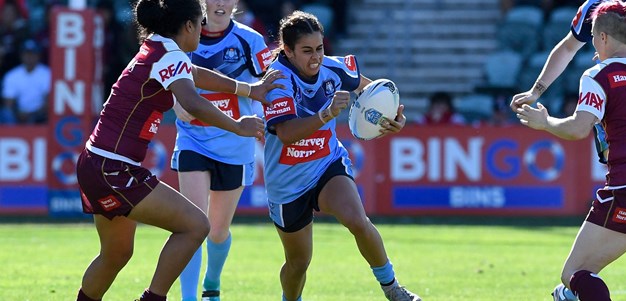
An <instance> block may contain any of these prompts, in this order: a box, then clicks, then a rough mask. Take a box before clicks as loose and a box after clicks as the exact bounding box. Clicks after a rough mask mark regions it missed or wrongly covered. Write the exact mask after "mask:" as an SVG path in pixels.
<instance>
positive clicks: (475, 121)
mask: <svg viewBox="0 0 626 301" xmlns="http://www.w3.org/2000/svg"><path fill="white" fill-rule="evenodd" d="M87 3H88V5H89V6H90V7H92V8H95V9H97V10H98V11H100V12H101V13H102V14H103V16H104V20H105V23H106V29H107V31H106V38H105V46H104V47H105V50H104V53H105V56H104V66H105V70H104V71H103V72H104V74H103V76H104V89H105V91H104V92H103V93H104V94H103V95H108V93H109V90H110V86H111V85H112V84H113V82H115V80H116V77H117V76H118V75H119V74H120V72H121V70H122V69H123V68H124V67H125V66H126V64H127V63H128V62H129V61H130V60H131V59H132V57H133V56H134V54H135V53H136V51H137V48H138V41H137V40H136V30H135V28H134V27H133V24H132V21H131V19H130V18H131V5H132V0H88V1H87ZM581 3H582V1H581V0H578V1H574V0H322V1H313V0H239V4H238V8H239V12H238V13H237V15H236V19H237V20H238V21H239V22H241V23H244V24H246V25H248V26H250V27H252V28H253V29H255V30H257V31H258V32H260V33H261V34H263V35H264V36H265V37H266V42H267V44H268V45H270V47H275V40H276V39H277V35H276V32H277V27H278V24H279V20H280V19H281V17H282V16H284V15H286V14H289V13H290V12H291V11H293V10H295V9H300V10H304V11H308V12H311V13H313V14H315V15H316V16H317V17H318V18H319V19H320V21H321V22H322V24H323V25H324V27H325V31H326V40H325V51H326V53H327V54H330V55H334V54H336V55H345V54H354V55H356V56H357V60H358V64H359V66H360V68H361V71H362V72H363V73H364V75H366V76H368V77H370V78H374V79H375V78H389V79H392V80H393V81H395V82H396V84H397V85H398V87H399V89H400V93H401V102H402V103H404V104H405V106H406V107H407V110H406V111H405V115H407V118H408V121H409V122H414V123H420V124H429V125H437V124H448V125H449V124H453V125H459V126H474V127H478V126H482V125H492V126H516V125H517V124H518V123H517V121H516V120H515V118H514V115H513V114H512V112H510V109H509V108H508V104H509V102H510V99H511V97H512V95H514V94H516V93H519V92H522V91H526V90H528V89H530V88H531V86H532V84H533V82H534V80H535V79H536V78H537V75H538V74H539V72H540V71H541V68H542V67H543V64H544V62H545V60H546V58H547V56H548V54H549V51H550V50H551V49H552V47H553V46H554V45H555V44H556V43H558V42H559V40H560V39H562V38H563V37H564V36H565V35H566V33H567V31H568V30H569V28H570V23H571V21H572V18H573V17H574V15H575V14H576V9H577V8H578V6H579V5H580V4H581ZM57 5H67V0H0V91H1V98H0V125H14V124H42V123H45V122H46V120H47V117H46V115H47V102H48V101H47V99H48V94H49V92H50V76H51V75H50V69H49V67H48V66H49V61H48V49H49V35H50V30H49V29H50V28H49V24H48V21H47V20H48V15H49V13H50V11H51V8H52V7H54V6H57ZM589 44H590V43H589ZM592 57H593V50H592V47H591V45H587V46H585V49H583V50H582V51H580V52H579V53H578V54H577V55H576V57H575V59H574V60H573V61H572V62H571V63H570V66H568V69H567V70H566V72H565V73H564V74H563V75H562V76H561V77H559V79H558V80H557V81H556V82H555V83H553V84H552V85H551V86H550V88H549V89H548V91H547V92H546V93H545V94H544V95H543V96H542V98H541V99H540V101H541V102H542V103H544V104H545V105H546V106H547V107H548V109H549V110H550V112H551V113H552V114H553V115H555V113H556V115H560V116H563V115H568V114H571V112H572V111H573V109H574V108H575V106H576V101H577V98H578V96H577V94H578V79H579V77H580V75H581V73H582V71H583V70H585V69H586V68H589V67H590V66H591V65H592V64H593V61H592ZM166 120H167V119H166ZM170 120H171V119H170Z"/></svg>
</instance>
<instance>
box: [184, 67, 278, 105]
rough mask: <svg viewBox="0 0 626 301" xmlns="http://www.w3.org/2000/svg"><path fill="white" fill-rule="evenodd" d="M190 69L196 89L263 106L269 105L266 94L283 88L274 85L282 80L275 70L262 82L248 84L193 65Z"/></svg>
mask: <svg viewBox="0 0 626 301" xmlns="http://www.w3.org/2000/svg"><path fill="white" fill-rule="evenodd" d="M192 68H193V71H192V73H193V80H194V82H195V85H196V86H197V87H198V88H201V89H204V90H209V91H218V92H225V93H234V94H237V95H239V96H244V97H250V98H251V99H254V100H257V101H260V102H262V103H263V104H265V105H269V104H270V103H269V102H268V101H267V100H266V99H265V95H266V94H267V92H269V91H270V90H272V89H276V88H281V89H284V88H285V87H284V86H283V85H280V84H275V83H274V81H275V80H277V79H279V78H284V76H283V75H282V74H280V72H279V71H277V70H273V71H270V72H268V73H267V74H266V75H265V77H264V78H263V79H262V80H260V81H258V82H256V83H254V84H249V83H246V82H242V81H238V80H234V79H232V78H230V77H228V76H226V75H223V74H221V73H219V72H216V71H213V70H210V69H207V68H203V67H200V66H196V65H193V67H192Z"/></svg>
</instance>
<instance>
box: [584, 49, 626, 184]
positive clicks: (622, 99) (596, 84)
mask: <svg viewBox="0 0 626 301" xmlns="http://www.w3.org/2000/svg"><path fill="white" fill-rule="evenodd" d="M576 111H585V112H589V113H592V114H594V115H595V116H596V117H598V120H600V122H601V123H602V126H603V127H604V129H605V130H606V141H607V142H608V144H609V155H608V162H607V167H608V173H607V175H606V185H607V186H608V187H607V188H609V189H617V188H623V187H626V118H625V117H624V116H626V59H625V58H610V59H606V60H604V61H602V62H601V63H599V64H598V65H596V66H594V67H592V68H590V69H588V70H587V71H585V73H583V75H582V77H581V78H580V95H579V97H578V107H577V108H576Z"/></svg>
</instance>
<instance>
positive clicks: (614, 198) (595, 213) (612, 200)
mask: <svg viewBox="0 0 626 301" xmlns="http://www.w3.org/2000/svg"><path fill="white" fill-rule="evenodd" d="M597 195H598V198H600V199H602V200H606V201H605V202H604V203H600V201H598V200H597V199H596V200H594V201H593V205H592V206H591V210H590V211H589V214H588V215H587V219H586V221H588V222H590V223H594V224H596V225H598V226H601V227H604V228H607V229H610V230H613V231H617V232H620V233H625V234H626V189H624V188H623V189H617V190H609V189H600V190H598V192H597Z"/></svg>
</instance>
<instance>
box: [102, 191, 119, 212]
mask: <svg viewBox="0 0 626 301" xmlns="http://www.w3.org/2000/svg"><path fill="white" fill-rule="evenodd" d="M98 203H99V204H100V207H102V209H104V211H111V210H113V209H115V208H117V207H119V206H122V203H121V202H120V201H119V200H118V199H117V198H116V197H115V196H113V195H110V196H107V197H104V198H101V199H99V200H98Z"/></svg>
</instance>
